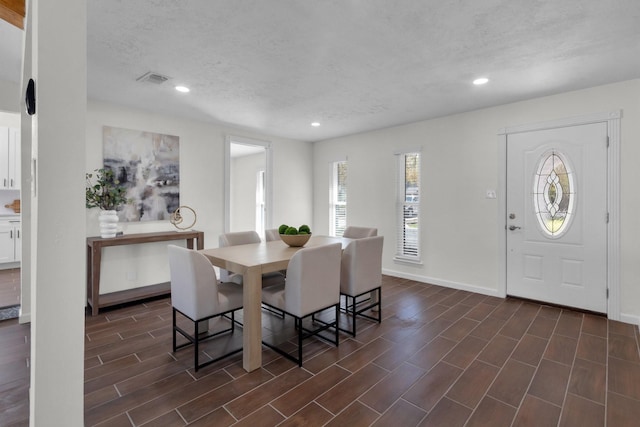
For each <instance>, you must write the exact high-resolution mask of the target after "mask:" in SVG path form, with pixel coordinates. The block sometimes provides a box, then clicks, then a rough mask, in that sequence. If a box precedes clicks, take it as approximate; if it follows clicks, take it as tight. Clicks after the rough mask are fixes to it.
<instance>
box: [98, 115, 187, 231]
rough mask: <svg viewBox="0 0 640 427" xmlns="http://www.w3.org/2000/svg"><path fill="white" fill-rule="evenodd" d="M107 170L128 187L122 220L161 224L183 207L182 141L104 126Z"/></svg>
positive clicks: (169, 136)
mask: <svg viewBox="0 0 640 427" xmlns="http://www.w3.org/2000/svg"><path fill="white" fill-rule="evenodd" d="M102 137H103V139H102V141H103V150H104V167H105V168H110V169H112V170H113V171H114V173H115V176H116V177H117V179H118V180H119V181H120V183H121V184H123V185H124V186H125V187H126V188H127V198H128V199H130V201H131V203H129V204H127V205H124V206H123V207H122V208H120V210H119V211H118V216H119V218H120V221H162V220H168V219H169V218H170V217H171V213H172V212H173V211H175V210H176V209H177V208H178V207H179V206H180V138H178V137H177V136H173V135H163V134H159V133H153V132H144V131H139V130H130V129H121V128H115V127H110V126H103V128H102Z"/></svg>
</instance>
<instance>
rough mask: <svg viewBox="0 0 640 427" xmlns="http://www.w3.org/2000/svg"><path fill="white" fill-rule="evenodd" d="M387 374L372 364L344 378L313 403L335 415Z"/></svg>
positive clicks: (384, 370) (387, 372)
mask: <svg viewBox="0 0 640 427" xmlns="http://www.w3.org/2000/svg"><path fill="white" fill-rule="evenodd" d="M388 374H389V371H387V370H386V369H383V368H381V367H379V366H377V365H374V364H372V363H370V364H368V365H365V366H364V367H363V368H362V369H360V370H359V371H356V372H355V373H354V374H352V375H350V376H349V377H347V378H345V379H344V380H343V381H341V382H340V383H338V384H337V385H336V386H335V387H334V388H332V389H331V390H328V391H326V392H325V393H324V394H322V395H320V396H318V397H317V398H316V399H315V401H316V402H317V403H318V404H319V405H320V406H322V407H323V408H325V409H327V410H328V411H329V412H331V413H332V414H334V415H336V414H338V413H339V412H340V411H342V410H343V409H344V408H346V407H347V406H349V402H352V401H354V400H356V399H357V398H358V397H359V396H360V395H361V394H363V393H365V392H366V391H367V390H369V389H370V388H372V387H373V386H374V385H376V384H377V383H378V382H380V381H381V380H382V379H383V378H385V377H386V376H387V375H388Z"/></svg>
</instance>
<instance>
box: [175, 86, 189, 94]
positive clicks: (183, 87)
mask: <svg viewBox="0 0 640 427" xmlns="http://www.w3.org/2000/svg"><path fill="white" fill-rule="evenodd" d="M176 90H177V91H178V92H183V93H187V92H189V90H190V89H189V88H188V87H186V86H176Z"/></svg>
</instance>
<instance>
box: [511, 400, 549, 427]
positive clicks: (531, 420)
mask: <svg viewBox="0 0 640 427" xmlns="http://www.w3.org/2000/svg"><path fill="white" fill-rule="evenodd" d="M559 419H560V407H559V406H555V405H552V404H551V403H549V402H545V401H544V400H540V399H538V398H537V397H534V396H531V395H526V396H525V398H524V401H523V402H522V405H521V406H520V409H519V410H518V415H516V419H515V420H514V422H513V425H514V426H517V427H540V426H557V425H558V420H559Z"/></svg>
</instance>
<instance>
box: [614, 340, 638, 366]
mask: <svg viewBox="0 0 640 427" xmlns="http://www.w3.org/2000/svg"><path fill="white" fill-rule="evenodd" d="M609 356H610V357H615V358H617V359H623V360H628V361H629V362H635V363H640V355H639V354H638V344H637V342H636V337H629V336H626V335H618V334H614V333H611V334H609Z"/></svg>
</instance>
